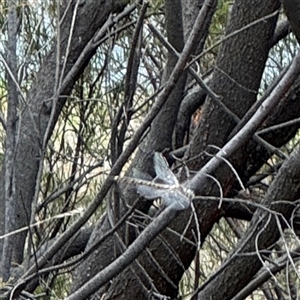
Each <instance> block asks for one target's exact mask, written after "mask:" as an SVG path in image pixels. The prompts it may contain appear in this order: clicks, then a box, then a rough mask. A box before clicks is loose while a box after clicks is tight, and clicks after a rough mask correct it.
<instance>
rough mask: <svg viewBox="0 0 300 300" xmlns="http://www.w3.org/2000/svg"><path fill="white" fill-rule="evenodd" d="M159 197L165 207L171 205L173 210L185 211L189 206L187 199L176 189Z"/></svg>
mask: <svg viewBox="0 0 300 300" xmlns="http://www.w3.org/2000/svg"><path fill="white" fill-rule="evenodd" d="M161 197H162V199H163V200H164V202H165V204H166V205H167V206H170V205H172V207H173V208H174V209H175V210H182V209H186V208H188V207H189V206H190V200H189V198H188V197H187V196H186V195H185V194H183V193H182V192H181V191H180V190H178V189H170V190H168V191H165V192H164V194H163V195H162V196H161Z"/></svg>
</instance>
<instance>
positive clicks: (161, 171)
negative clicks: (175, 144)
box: [153, 152, 178, 185]
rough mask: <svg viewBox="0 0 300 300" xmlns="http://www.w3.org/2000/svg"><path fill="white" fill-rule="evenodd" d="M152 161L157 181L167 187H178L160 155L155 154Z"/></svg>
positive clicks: (176, 181)
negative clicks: (165, 184)
mask: <svg viewBox="0 0 300 300" xmlns="http://www.w3.org/2000/svg"><path fill="white" fill-rule="evenodd" d="M153 161H154V169H155V172H156V176H157V179H159V180H161V181H163V182H165V183H167V184H169V185H178V180H177V178H176V176H175V175H174V173H173V172H172V171H171V170H170V168H169V165H168V163H167V161H166V159H165V158H164V157H163V156H162V154H161V153H158V152H155V153H154V158H153Z"/></svg>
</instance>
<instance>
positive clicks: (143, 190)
mask: <svg viewBox="0 0 300 300" xmlns="http://www.w3.org/2000/svg"><path fill="white" fill-rule="evenodd" d="M136 190H137V192H138V193H139V194H140V195H141V196H142V197H144V198H146V199H149V200H154V199H157V198H162V195H163V194H164V191H163V190H160V189H156V188H154V187H152V186H146V185H137V186H136Z"/></svg>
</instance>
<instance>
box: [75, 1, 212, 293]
mask: <svg viewBox="0 0 300 300" xmlns="http://www.w3.org/2000/svg"><path fill="white" fill-rule="evenodd" d="M175 3H177V7H175V6H174V4H175ZM175 3H174V1H167V2H166V9H167V11H168V12H167V13H166V14H167V15H166V18H167V21H166V24H167V25H166V26H167V28H168V31H169V32H170V34H169V36H168V39H169V42H170V43H171V44H174V47H175V48H176V50H177V51H178V50H181V49H180V48H182V46H183V32H182V29H180V28H182V19H181V15H182V12H181V6H180V5H179V4H180V3H179V2H175ZM215 6H216V1H211V3H210V5H209V6H208V10H209V11H210V10H214V8H215ZM173 8H174V9H173ZM175 8H176V9H175ZM205 16H206V15H204V16H203V17H204V18H205ZM204 18H203V20H202V21H203V24H204V23H205V21H204V20H205V19H204ZM174 24H176V26H175V25H174ZM201 28H202V26H201ZM178 33H179V34H178ZM206 34H207V31H205V30H201V35H206ZM198 37H199V34H198V35H197V37H195V38H194V39H195V40H196V38H197V40H198ZM176 61H177V58H176V56H175V55H174V54H172V53H170V54H169V59H168V63H167V68H166V69H167V71H166V74H167V76H166V81H167V80H168V78H169V76H170V74H171V71H172V70H173V68H174V65H175V64H176ZM185 76H186V75H185V74H183V75H182V76H181V77H180V78H179V81H178V82H177V84H176V86H175V88H174V90H173V91H172V93H171V94H170V95H169V97H168V99H167V101H166V103H165V105H164V106H163V108H162V110H161V111H160V113H159V114H158V115H157V117H156V118H155V120H154V121H153V122H152V124H151V130H150V132H149V134H148V135H147V137H146V138H145V140H144V141H143V142H142V144H141V145H140V147H139V151H138V153H137V154H136V156H135V158H134V160H133V162H132V166H131V170H132V168H135V169H138V170H139V171H141V172H144V173H148V174H149V173H150V174H153V163H152V154H153V151H154V150H159V151H162V150H163V149H165V148H169V147H171V143H172V132H173V129H174V125H175V122H176V118H177V112H178V109H179V105H180V101H181V99H182V95H183V89H184V83H185ZM130 172H131V173H130ZM129 174H131V175H132V171H129ZM125 190H126V188H122V192H123V195H125V196H126V192H125ZM134 199H135V198H134V197H132V196H130V193H128V194H127V201H128V203H129V204H132V201H134ZM150 205H151V203H150V202H148V201H147V202H145V201H143V202H141V203H140V206H138V208H139V209H140V210H142V211H144V212H147V211H148V209H149V207H150ZM122 210H124V208H122ZM122 210H121V211H120V212H119V213H118V214H119V215H123V213H124V211H122ZM112 213H114V214H115V213H116V212H108V216H109V215H111V214H112ZM108 223H109V220H108V219H106V220H105V219H104V220H101V225H99V224H98V225H97V226H96V228H95V231H94V233H93V234H92V237H91V243H92V242H93V241H94V240H96V239H97V238H99V237H100V236H101V234H103V230H105V228H109V227H110V226H111V225H109V224H108ZM124 231H125V230H124V229H123V231H121V232H120V236H122V234H123V232H124ZM134 238H135V234H134V232H130V234H129V236H127V237H126V238H125V237H124V240H127V241H130V242H132V241H133V240H134ZM111 249H114V252H113V251H112V250H111ZM119 252H120V250H119V249H118V241H117V239H116V240H112V239H111V240H109V241H108V242H107V243H106V244H105V245H103V246H101V248H99V250H98V251H96V252H94V253H93V254H92V255H91V256H90V257H89V258H88V260H87V261H86V263H85V264H83V265H82V266H80V267H79V269H78V270H77V276H76V279H75V284H74V286H73V288H72V291H76V289H77V288H78V287H79V286H81V285H82V284H83V283H84V282H86V281H87V280H88V279H89V277H92V276H93V274H96V273H97V272H98V271H99V270H101V269H102V268H104V267H105V266H107V264H108V263H110V262H111V261H113V260H114V259H115V257H114V256H115V255H118V253H119ZM95 260H96V261H98V265H97V267H95V265H94V261H95ZM83 270H88V272H87V273H85V272H83ZM127 271H128V270H126V273H125V274H127ZM137 272H139V271H137ZM147 272H150V270H147ZM87 274H88V275H89V276H87ZM150 276H151V274H150ZM119 278H120V279H121V281H119V279H118V280H117V281H114V283H113V285H112V286H111V287H110V289H109V291H108V292H107V290H106V288H105V291H101V292H100V293H104V292H107V295H110V297H125V298H126V297H127V298H128V297H129V298H130V297H134V295H136V293H137V291H139V293H140V294H142V293H143V291H142V290H143V286H142V285H141V284H138V280H137V279H136V276H135V275H133V274H132V273H131V274H130V275H128V274H127V275H124V274H123V273H122V274H121V275H120V276H119ZM178 278H179V277H178ZM156 279H157V281H158V282H157V283H156V282H155V283H154V285H155V286H157V288H158V290H160V291H161V292H162V293H164V294H170V293H171V292H172V293H173V294H174V286H172V287H171V288H170V287H169V286H168V285H167V284H166V283H165V282H164V281H161V279H160V278H156ZM122 280H125V281H127V280H128V282H126V283H124V282H123V281H122ZM153 280H155V277H153ZM128 285H130V286H131V287H132V288H130V289H129V288H128V289H126V290H123V288H124V286H128ZM121 291H122V292H121ZM176 292H177V287H176V288H175V293H176ZM117 295H118V296H117Z"/></svg>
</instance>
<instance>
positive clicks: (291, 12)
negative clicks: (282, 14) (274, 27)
mask: <svg viewBox="0 0 300 300" xmlns="http://www.w3.org/2000/svg"><path fill="white" fill-rule="evenodd" d="M282 3H283V6H284V9H285V11H286V15H287V17H288V19H289V22H290V24H291V27H292V29H293V32H294V33H295V36H296V38H297V40H298V43H300V18H299V13H300V2H299V1H297V0H282Z"/></svg>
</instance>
